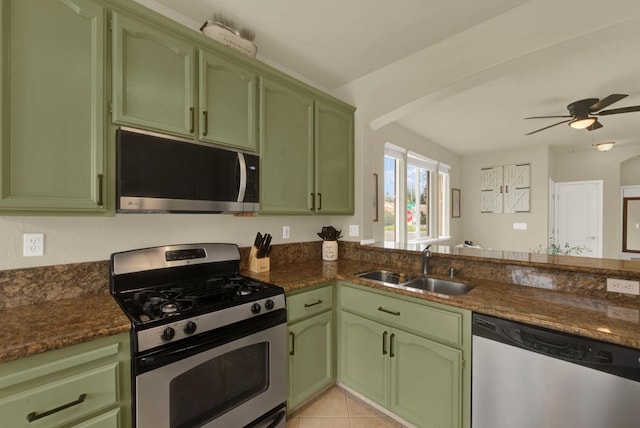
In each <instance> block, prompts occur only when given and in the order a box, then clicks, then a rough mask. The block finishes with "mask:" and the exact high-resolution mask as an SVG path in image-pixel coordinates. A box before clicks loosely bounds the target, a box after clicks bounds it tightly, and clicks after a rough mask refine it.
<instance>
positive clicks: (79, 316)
mask: <svg viewBox="0 0 640 428" xmlns="http://www.w3.org/2000/svg"><path fill="white" fill-rule="evenodd" d="M0 315H1V316H2V323H0V337H1V338H2V342H1V343H0V362H6V361H11V360H17V359H19V358H24V357H27V356H29V355H33V354H39V353H41V352H46V351H51V350H54V349H58V348H63V347H65V346H69V345H75V344H77V343H82V342H87V341H89V340H92V339H98V338H100V337H105V336H111V335H114V334H118V333H123V332H127V331H129V329H130V327H131V323H130V322H129V319H128V318H127V317H126V315H125V314H124V312H122V310H121V309H120V307H119V306H118V304H117V303H116V301H115V300H114V299H113V297H111V295H110V294H99V295H85V296H78V297H74V298H71V299H64V300H54V301H49V302H42V303H37V304H32V305H24V306H17V307H13V308H8V309H3V310H2V311H0Z"/></svg>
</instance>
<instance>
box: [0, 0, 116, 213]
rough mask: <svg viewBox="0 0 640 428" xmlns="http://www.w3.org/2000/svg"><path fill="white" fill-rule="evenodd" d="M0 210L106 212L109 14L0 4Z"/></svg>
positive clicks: (88, 5)
mask: <svg viewBox="0 0 640 428" xmlns="http://www.w3.org/2000/svg"><path fill="white" fill-rule="evenodd" d="M0 20H1V22H2V26H1V29H0V46H1V57H0V65H1V67H0V81H1V82H2V94H1V98H2V100H1V101H2V102H1V107H0V133H1V148H0V169H1V174H0V210H2V211H4V212H5V213H17V212H57V213H59V212H65V211H68V212H76V211H77V212H85V213H91V212H96V213H102V212H104V211H105V207H104V205H103V204H104V200H103V197H102V196H103V193H104V190H105V189H104V186H105V183H104V180H103V174H104V171H105V165H104V162H105V146H104V144H105V136H104V122H105V114H104V105H105V96H104V84H105V52H106V43H105V37H106V35H105V31H106V26H105V11H104V9H103V8H102V6H100V5H99V4H97V3H94V2H92V1H89V0H66V1H58V0H55V1H54V0H30V1H24V0H13V1H12V0H3V1H0Z"/></svg>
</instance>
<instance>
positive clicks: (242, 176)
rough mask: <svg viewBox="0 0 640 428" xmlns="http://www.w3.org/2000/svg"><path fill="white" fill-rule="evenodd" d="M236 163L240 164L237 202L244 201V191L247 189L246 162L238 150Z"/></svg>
mask: <svg viewBox="0 0 640 428" xmlns="http://www.w3.org/2000/svg"><path fill="white" fill-rule="evenodd" d="M238 164H239V165H240V186H239V189H238V202H244V193H245V191H246V190H247V162H246V161H245V159H244V154H242V153H240V152H238Z"/></svg>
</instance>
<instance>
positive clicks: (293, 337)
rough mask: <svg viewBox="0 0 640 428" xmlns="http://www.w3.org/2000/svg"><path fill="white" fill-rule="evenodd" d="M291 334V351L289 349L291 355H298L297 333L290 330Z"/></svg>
mask: <svg viewBox="0 0 640 428" xmlns="http://www.w3.org/2000/svg"><path fill="white" fill-rule="evenodd" d="M289 336H291V351H289V355H296V335H295V333H294V332H292V331H290V332H289Z"/></svg>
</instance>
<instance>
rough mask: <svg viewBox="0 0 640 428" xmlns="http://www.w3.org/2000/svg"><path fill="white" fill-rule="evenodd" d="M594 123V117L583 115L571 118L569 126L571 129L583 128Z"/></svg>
mask: <svg viewBox="0 0 640 428" xmlns="http://www.w3.org/2000/svg"><path fill="white" fill-rule="evenodd" d="M594 123H596V118H595V117H584V118H579V119H574V120H572V121H571V122H569V126H570V127H572V128H573V129H585V128H588V127H590V126H591V125H593V124H594Z"/></svg>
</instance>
